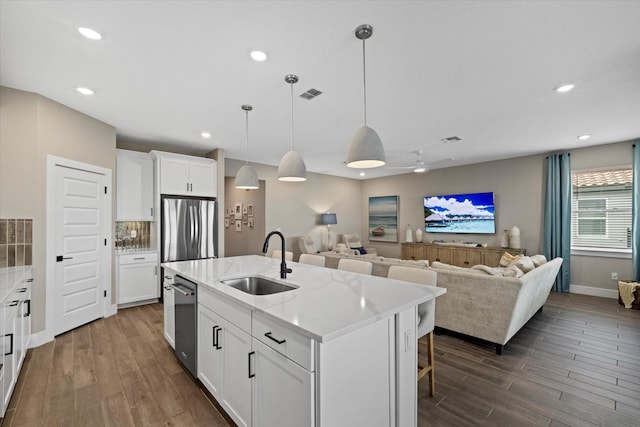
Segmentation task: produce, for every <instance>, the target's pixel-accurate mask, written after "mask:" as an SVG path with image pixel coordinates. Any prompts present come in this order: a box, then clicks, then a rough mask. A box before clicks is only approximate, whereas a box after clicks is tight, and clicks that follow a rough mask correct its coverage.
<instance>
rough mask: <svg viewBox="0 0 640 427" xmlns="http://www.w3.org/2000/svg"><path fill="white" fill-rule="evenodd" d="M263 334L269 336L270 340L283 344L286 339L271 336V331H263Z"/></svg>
mask: <svg viewBox="0 0 640 427" xmlns="http://www.w3.org/2000/svg"><path fill="white" fill-rule="evenodd" d="M264 336H265V337H267V338H269V339H270V340H271V341H275V342H277V343H278V344H284V343H286V342H287V340H286V339H284V340H279V339H277V338H274V337H272V336H271V332H265V334H264Z"/></svg>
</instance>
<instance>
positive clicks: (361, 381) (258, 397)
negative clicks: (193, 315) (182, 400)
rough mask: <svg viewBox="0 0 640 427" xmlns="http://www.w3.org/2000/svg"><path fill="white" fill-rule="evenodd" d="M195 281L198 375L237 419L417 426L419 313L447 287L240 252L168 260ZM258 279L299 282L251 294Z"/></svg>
mask: <svg viewBox="0 0 640 427" xmlns="http://www.w3.org/2000/svg"><path fill="white" fill-rule="evenodd" d="M163 266H164V267H165V270H166V271H168V272H169V273H174V274H177V275H179V276H181V277H184V278H186V279H188V280H189V281H192V282H194V283H196V285H197V300H198V308H197V310H198V324H197V328H198V335H197V336H198V338H197V347H198V350H197V352H198V363H197V365H198V368H197V372H198V375H197V376H198V379H199V380H200V381H202V382H203V384H204V385H205V386H206V387H207V389H209V391H211V393H212V395H213V396H214V397H215V398H216V400H217V401H218V402H219V403H220V404H221V406H222V407H223V408H224V409H225V410H226V411H227V413H228V414H229V415H230V416H231V418H233V419H234V421H235V422H236V423H237V424H239V425H266V426H268V425H278V426H283V425H295V426H301V425H315V426H340V425H367V426H374V425H380V426H387V425H389V426H396V425H397V426H410V425H415V424H416V419H417V418H416V417H417V415H416V410H417V409H416V390H417V385H416V371H417V349H416V316H417V306H418V304H421V303H427V304H429V306H430V308H431V309H430V310H429V313H430V316H431V318H433V312H434V310H433V308H434V304H435V298H436V297H437V296H439V295H441V294H443V293H445V290H444V289H440V288H435V287H428V286H420V285H414V284H410V283H407V282H402V281H396V280H389V279H385V278H381V277H374V276H367V275H360V274H356V273H350V272H345V271H340V270H333V269H328V268H322V267H316V266H310V265H305V264H298V263H289V267H291V268H292V270H293V272H292V273H290V274H289V277H288V278H286V279H280V278H279V271H280V262H279V260H275V259H272V258H268V257H262V256H255V255H254V256H242V257H231V258H221V259H208V260H198V261H182V262H171V263H166V264H163ZM246 276H260V277H264V278H267V279H271V280H274V281H277V282H281V283H285V284H288V285H290V286H293V287H295V289H294V290H290V291H286V292H282V293H277V294H272V295H250V294H247V293H245V292H243V291H240V290H238V289H235V288H232V287H230V286H228V285H225V284H223V283H221V281H224V280H229V279H234V278H238V277H246Z"/></svg>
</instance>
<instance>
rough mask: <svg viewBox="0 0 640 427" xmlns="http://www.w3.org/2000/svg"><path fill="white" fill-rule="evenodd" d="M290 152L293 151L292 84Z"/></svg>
mask: <svg viewBox="0 0 640 427" xmlns="http://www.w3.org/2000/svg"><path fill="white" fill-rule="evenodd" d="M291 151H293V82H292V83H291Z"/></svg>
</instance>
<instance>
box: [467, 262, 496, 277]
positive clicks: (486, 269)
mask: <svg viewBox="0 0 640 427" xmlns="http://www.w3.org/2000/svg"><path fill="white" fill-rule="evenodd" d="M471 269H472V270H475V271H479V272H481V273H484V274H488V275H490V276H499V277H502V271H500V269H499V268H495V267H489V266H488V265H482V264H478V265H474V266H473V267H471Z"/></svg>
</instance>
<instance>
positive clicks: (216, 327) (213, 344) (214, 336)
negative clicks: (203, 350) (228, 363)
mask: <svg viewBox="0 0 640 427" xmlns="http://www.w3.org/2000/svg"><path fill="white" fill-rule="evenodd" d="M216 329H218V325H215V326H214V327H213V328H211V338H212V342H211V347H217V346H218V343H216Z"/></svg>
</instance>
